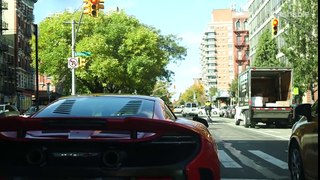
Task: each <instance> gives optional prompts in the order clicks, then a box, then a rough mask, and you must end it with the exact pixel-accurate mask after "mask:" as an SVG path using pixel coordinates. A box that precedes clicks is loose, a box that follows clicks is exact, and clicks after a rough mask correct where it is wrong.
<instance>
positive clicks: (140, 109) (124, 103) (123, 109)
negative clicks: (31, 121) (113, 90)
mask: <svg viewBox="0 0 320 180" xmlns="http://www.w3.org/2000/svg"><path fill="white" fill-rule="evenodd" d="M153 109H154V101H152V100H146V99H138V98H136V99H133V98H126V97H99V96H98V97H78V98H74V99H61V100H58V101H56V102H54V103H53V104H51V105H49V106H48V107H47V108H44V109H43V110H42V111H41V112H39V113H38V114H36V115H35V117H66V116H67V117H68V116H70V117H120V116H121V117H123V116H139V117H147V118H152V117H153Z"/></svg>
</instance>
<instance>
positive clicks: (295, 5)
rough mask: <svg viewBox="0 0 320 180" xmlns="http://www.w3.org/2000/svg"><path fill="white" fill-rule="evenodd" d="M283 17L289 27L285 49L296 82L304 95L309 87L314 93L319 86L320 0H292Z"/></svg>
mask: <svg viewBox="0 0 320 180" xmlns="http://www.w3.org/2000/svg"><path fill="white" fill-rule="evenodd" d="M279 18H281V23H283V24H284V25H285V26H283V27H286V28H285V32H284V33H283V38H284V40H285V42H286V43H285V46H284V47H283V48H282V49H281V51H282V52H283V53H284V54H285V57H286V58H287V60H288V61H289V63H290V64H292V66H293V70H294V86H295V87H298V88H299V95H300V97H302V95H303V94H304V93H305V92H306V91H307V90H310V91H311V94H312V95H314V93H315V92H316V91H317V89H318V1H317V0H301V1H293V0H288V1H286V4H285V5H284V7H283V10H282V14H281V16H280V17H279ZM312 99H313V100H314V96H312Z"/></svg>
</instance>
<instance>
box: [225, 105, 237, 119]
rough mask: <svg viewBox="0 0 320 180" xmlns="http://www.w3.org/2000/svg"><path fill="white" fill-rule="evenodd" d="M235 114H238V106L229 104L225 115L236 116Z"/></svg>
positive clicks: (228, 116)
mask: <svg viewBox="0 0 320 180" xmlns="http://www.w3.org/2000/svg"><path fill="white" fill-rule="evenodd" d="M235 114H236V106H234V105H232V106H228V107H227V109H226V110H225V114H224V117H227V118H234V116H235Z"/></svg>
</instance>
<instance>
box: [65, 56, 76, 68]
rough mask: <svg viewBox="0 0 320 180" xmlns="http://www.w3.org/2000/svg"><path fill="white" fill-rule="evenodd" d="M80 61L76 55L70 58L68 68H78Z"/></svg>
mask: <svg viewBox="0 0 320 180" xmlns="http://www.w3.org/2000/svg"><path fill="white" fill-rule="evenodd" d="M78 66H79V63H78V58H77V57H74V58H68V68H71V69H74V68H78Z"/></svg>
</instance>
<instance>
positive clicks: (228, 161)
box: [218, 150, 242, 168]
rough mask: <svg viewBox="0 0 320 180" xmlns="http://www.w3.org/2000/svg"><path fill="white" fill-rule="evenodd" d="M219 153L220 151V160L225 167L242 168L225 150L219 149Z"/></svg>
mask: <svg viewBox="0 0 320 180" xmlns="http://www.w3.org/2000/svg"><path fill="white" fill-rule="evenodd" d="M218 153H219V159H220V162H221V164H222V165H223V166H224V167H225V168H242V167H241V166H240V165H239V164H238V163H237V162H235V161H234V160H233V159H232V158H231V157H230V156H229V155H228V154H227V153H225V152H224V151H223V150H218Z"/></svg>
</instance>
